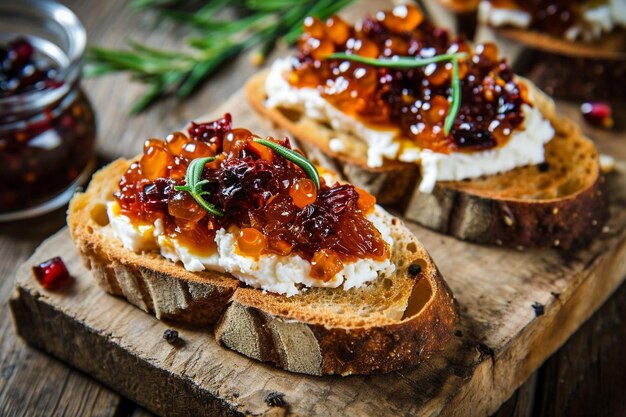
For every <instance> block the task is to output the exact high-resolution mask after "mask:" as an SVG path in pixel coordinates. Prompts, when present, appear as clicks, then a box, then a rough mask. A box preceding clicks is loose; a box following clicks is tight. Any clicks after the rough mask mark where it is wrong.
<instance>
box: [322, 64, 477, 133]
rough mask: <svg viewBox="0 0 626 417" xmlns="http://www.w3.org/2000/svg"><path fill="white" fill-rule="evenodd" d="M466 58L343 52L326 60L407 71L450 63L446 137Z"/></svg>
mask: <svg viewBox="0 0 626 417" xmlns="http://www.w3.org/2000/svg"><path fill="white" fill-rule="evenodd" d="M466 57H467V54H465V53H456V54H441V55H435V56H433V57H430V58H417V57H412V56H400V57H394V58H367V57H362V56H358V55H352V54H346V53H344V52H338V53H334V54H330V55H328V56H326V59H337V60H341V59H345V60H347V61H353V62H358V63H361V64H365V65H370V66H373V67H384V68H400V69H408V68H418V67H424V66H426V65H430V64H434V63H439V62H445V61H449V62H452V82H451V86H450V87H451V89H452V98H451V103H450V110H449V111H448V114H447V115H446V119H445V121H444V126H443V133H444V134H445V135H446V136H447V135H449V134H450V131H451V130H452V126H453V125H454V121H455V120H456V116H457V114H458V112H459V108H460V107H461V84H460V80H459V59H464V58H466Z"/></svg>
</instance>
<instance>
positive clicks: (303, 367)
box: [68, 118, 457, 375]
mask: <svg viewBox="0 0 626 417" xmlns="http://www.w3.org/2000/svg"><path fill="white" fill-rule="evenodd" d="M219 122H220V123H222V124H224V125H226V124H229V123H230V122H229V121H228V118H224V119H221V121H219ZM202 126H204V127H202ZM209 126H213V127H212V129H213V130H211V131H210V134H209V135H203V134H202V133H201V132H199V130H202V129H204V133H206V132H207V131H209ZM215 126H216V125H215V124H213V125H211V124H210V123H207V124H203V125H195V127H194V126H193V125H192V127H191V128H190V133H189V136H187V135H184V134H182V133H180V132H178V133H175V134H173V135H172V136H170V137H169V138H168V140H166V141H165V142H157V141H155V140H151V141H150V142H149V143H147V144H146V152H145V153H144V154H143V155H142V156H140V157H139V158H137V159H136V160H134V161H129V160H124V159H120V160H117V161H115V162H113V163H111V164H110V165H108V166H107V167H105V168H103V169H102V170H101V171H99V172H98V173H96V174H95V175H94V177H93V179H92V181H91V183H90V185H89V187H88V188H87V190H86V191H85V192H84V193H79V194H77V195H76V196H75V197H74V198H73V200H72V202H71V203H70V208H69V212H68V224H69V227H70V231H71V234H72V237H73V239H74V241H75V243H76V246H77V248H78V250H79V252H80V254H81V255H82V257H83V259H84V261H85V265H86V266H87V267H88V268H89V269H90V270H91V271H92V272H93V273H94V276H95V278H96V280H97V282H98V284H99V286H100V287H101V288H103V289H104V290H105V291H107V292H109V293H111V294H114V295H118V296H122V297H124V298H126V299H127V300H128V301H129V302H131V303H132V304H134V305H136V306H138V307H139V308H141V309H143V310H145V311H148V312H152V313H154V314H155V315H156V317H157V318H159V319H168V320H176V321H181V322H184V323H187V324H190V325H194V326H209V327H210V326H212V325H214V324H217V325H216V327H215V335H216V339H217V340H218V341H219V342H221V343H223V344H224V345H226V346H228V347H230V348H232V349H234V350H236V351H239V352H241V353H243V354H245V355H247V356H249V357H252V358H254V359H257V360H262V361H270V362H273V363H274V364H276V365H277V366H279V367H282V368H285V369H287V370H291V371H294V372H302V373H309V374H316V375H321V374H341V375H347V374H353V373H355V374H367V373H374V372H389V371H392V370H395V369H400V368H402V367H406V366H411V365H415V364H417V363H419V362H421V361H423V360H425V359H426V358H428V357H429V356H430V355H431V354H433V353H434V352H436V351H437V350H439V349H441V348H442V347H443V346H444V344H445V343H446V342H447V340H448V339H449V338H450V337H451V334H452V331H453V329H454V326H455V323H456V321H457V309H456V306H455V302H454V299H453V297H452V294H451V292H450V290H449V288H448V287H447V285H446V284H445V282H444V281H443V279H442V278H441V275H440V274H439V271H438V270H437V268H436V266H435V265H434V263H433V261H432V259H431V258H430V256H429V255H428V253H427V252H426V250H425V249H424V248H423V246H422V244H421V243H420V242H419V240H418V239H417V238H416V237H415V235H414V234H413V233H412V232H411V231H410V230H409V229H407V228H406V227H405V226H404V225H403V224H402V222H401V221H400V220H399V219H397V218H395V217H393V216H391V215H390V214H389V213H387V212H386V211H384V210H383V209H381V208H379V207H378V206H374V200H373V199H372V198H371V196H368V195H367V194H364V192H363V191H360V192H361V194H358V192H357V191H356V189H355V188H354V187H353V186H351V185H348V184H339V183H334V184H333V183H331V181H333V178H332V177H331V175H330V174H329V173H326V172H323V171H322V175H321V177H320V178H319V181H320V186H319V189H318V191H317V193H318V195H317V197H315V198H314V199H311V200H306V198H311V197H310V196H309V194H308V193H315V192H314V191H313V190H308V191H307V193H305V194H297V191H298V190H299V189H300V188H302V187H304V185H306V184H308V183H306V182H304V181H303V180H306V179H307V177H306V175H305V172H308V171H307V170H302V169H300V168H299V167H298V166H296V165H294V164H292V163H291V162H287V161H286V160H285V158H283V157H282V156H281V154H280V152H284V151H285V149H287V150H289V148H288V147H286V148H285V146H283V147H282V148H277V149H278V150H275V149H274V148H275V145H276V144H278V141H273V142H272V143H273V144H274V145H271V146H274V148H272V147H269V148H266V147H263V146H260V147H257V144H258V143H261V142H258V141H257V140H258V138H257V137H254V136H248V135H251V134H250V132H247V133H246V132H242V130H241V129H239V130H237V129H231V128H230V127H228V128H223V129H222V128H219V129H222V130H223V132H221V133H219V132H216V130H219V129H218V128H216V127H215ZM193 129H196V130H195V131H194V130H193ZM233 134H235V135H239V136H238V137H237V138H233ZM183 139H184V140H185V143H184V144H182V142H181V143H180V144H179V143H176V141H177V140H178V141H182V140H183ZM233 139H234V141H231V140H233ZM228 141H231V143H228V145H226V143H227V142H228ZM205 144H206V145H207V148H206V149H205V151H206V152H207V153H208V154H213V155H216V152H215V151H216V150H217V151H218V152H217V155H216V156H217V159H215V160H213V159H212V158H213V156H210V157H206V156H204V155H198V152H200V150H199V149H201V148H202V149H204V145H205ZM178 145H181V146H178ZM191 145H195V147H193V146H191ZM281 146H282V145H281ZM225 147H226V148H227V150H224V148H225ZM192 148H193V149H192ZM209 148H210V149H209ZM273 149H274V150H273ZM157 150H164V152H166V153H167V154H169V155H170V156H171V158H170V159H168V157H167V155H165V153H162V154H161V153H159V152H160V151H159V152H157ZM268 150H270V151H271V152H268ZM173 152H177V153H176V156H174V153H173ZM186 152H187V153H186ZM155 155H157V156H159V157H158V158H156V157H155ZM196 157H199V158H196ZM291 157H293V155H291V156H290V158H291ZM204 158H209V159H204ZM194 161H200V164H204V165H198V163H197V162H194ZM242 161H243V162H244V164H243V165H242V164H240V162H242ZM299 163H301V162H299ZM192 164H193V165H192ZM179 165H182V167H181V166H179ZM198 166H199V167H200V168H197V169H194V167H198ZM163 167H165V168H163ZM252 167H254V172H252V171H250V170H251V169H252ZM191 171H194V172H195V175H197V176H198V178H203V179H206V181H208V182H206V183H203V184H202V185H201V187H202V192H203V194H202V195H200V193H196V194H195V196H194V197H193V199H191V197H189V196H187V195H186V194H185V193H187V194H189V195H191V193H189V192H188V191H187V188H185V187H186V186H188V185H190V184H191V186H192V188H193V186H194V184H196V185H197V182H194V181H195V180H192V178H193V172H191ZM180 172H185V173H186V175H180ZM266 172H272V175H268V176H266V175H265V174H262V173H266ZM259 173H261V174H259ZM252 174H254V175H257V174H259V175H261V176H263V178H265V179H264V182H261V181H260V177H259V176H258V175H257V176H255V177H254V178H252V177H246V175H252ZM287 174H288V175H287ZM311 178H315V176H312V177H311ZM273 179H279V180H280V181H278V182H276V183H273V182H272V181H273ZM248 180H250V181H248ZM294 184H297V187H293V186H294ZM329 184H330V185H329ZM248 185H251V187H252V188H248ZM270 191H271V192H270ZM196 198H197V199H198V200H200V199H201V200H202V201H204V203H205V204H206V206H207V207H204V206H202V204H201V203H200V202H199V201H198V200H195V199H196ZM302 198H305V200H303V201H301V199H302ZM350 199H352V200H350ZM350 201H352V202H350ZM245 202H249V203H250V205H246V204H244V203H245ZM183 203H184V204H183ZM279 203H280V204H281V206H280V207H278V209H280V210H278V212H279V214H280V213H282V214H281V215H284V213H285V212H289V211H293V212H294V213H295V214H294V216H295V220H294V218H291V217H289V216H285V217H284V218H283V219H282V220H281V222H280V224H274V223H272V222H273V220H272V219H273V217H272V216H274V215H275V214H276V213H277V212H276V211H273V210H274V209H275V207H274V206H273V204H279ZM298 205H300V206H301V207H298ZM200 209H202V210H204V211H200ZM209 210H210V211H209ZM324 210H329V213H328V214H327V216H331V217H332V216H336V217H332V218H331V220H334V219H336V220H338V221H339V222H338V223H337V222H335V223H332V224H331V223H328V224H327V223H324V216H326V215H324V216H321V215H320V216H317V217H315V216H313V217H311V216H312V214H311V213H317V212H324ZM307 216H308V217H307ZM310 218H313V219H314V220H315V221H314V222H313V223H312V224H310V225H309V224H308V223H307V221H309V219H310ZM368 219H372V220H371V221H370V220H368ZM192 220H193V221H192ZM339 223H340V224H341V227H342V229H339V228H338V227H339V226H338V224H339ZM120 224H123V226H120ZM292 225H293V226H294V228H293V229H292V228H291V226H292ZM348 225H352V226H354V227H356V229H354V230H349V229H346V227H347V226H348ZM327 228H328V229H327ZM248 229H254V231H250V230H248ZM290 230H291V231H293V230H298V231H302V230H304V231H307V230H312V231H315V232H316V233H320V234H319V235H318V234H315V235H311V236H312V239H317V240H315V242H316V243H315V245H313V244H312V243H311V242H307V241H302V240H300V239H301V238H302V237H303V236H305V234H304V233H300V234H297V235H293V236H292V235H289V231H290ZM340 230H341V232H340ZM277 231H278V232H280V233H279V234H277ZM357 235H358V236H357ZM207 236H208V237H209V240H207V239H206V237H207ZM227 236H231V237H232V238H231V239H230V240H228V239H227V238H226V237H227ZM277 236H280V237H281V242H276V241H274V240H273V239H275V238H276V237H277ZM258 242H261V243H260V244H259V243H258ZM227 244H230V245H231V246H230V247H227ZM259 245H260V247H261V249H260V250H259V249H258V248H259ZM376 245H378V246H376ZM310 248H313V250H314V253H313V254H308V253H307V252H306V251H307V250H309V249H310ZM377 251H378V252H377ZM279 252H280V253H279ZM377 254H379V255H377ZM374 257H376V259H374ZM296 258H298V259H299V260H298V261H297V262H296V261H295V259H296ZM374 261H375V262H374Z"/></svg>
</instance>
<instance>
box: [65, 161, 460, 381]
mask: <svg viewBox="0 0 626 417" xmlns="http://www.w3.org/2000/svg"><path fill="white" fill-rule="evenodd" d="M130 163H131V161H127V160H123V159H120V160H117V161H115V162H113V163H111V164H110V165H108V166H107V167H105V168H103V169H102V170H100V171H99V172H98V173H96V174H95V175H94V177H93V179H92V181H91V183H90V185H89V188H88V189H87V190H86V192H84V193H79V194H77V195H76V196H75V197H74V199H73V200H72V202H71V203H70V207H69V212H68V224H69V227H70V231H71V234H72V237H73V239H74V241H75V244H76V246H77V248H78V251H79V253H80V254H81V256H82V258H83V260H84V262H85V265H86V266H87V267H88V268H89V269H90V270H91V271H92V272H93V274H94V276H95V278H96V281H97V282H98V285H99V286H100V287H101V288H103V289H104V290H105V291H107V292H109V293H111V294H114V295H118V296H122V297H124V298H126V299H127V300H128V301H129V302H131V303H132V304H134V305H136V306H137V307H139V308H141V309H143V310H144V311H147V312H152V313H154V314H155V315H156V317H157V318H159V319H170V320H176V321H180V322H184V323H186V324H190V325H194V326H198V325H200V326H206V325H211V324H214V323H215V322H218V323H217V326H216V328H215V337H216V339H217V340H218V341H219V342H221V343H223V344H224V345H226V346H228V347H229V348H231V349H234V350H236V351H238V352H241V353H243V354H244V355H247V356H249V357H251V358H254V359H257V360H261V361H269V362H272V363H274V364H275V365H276V366H279V367H281V368H284V369H287V370H290V371H294V372H301V373H307V374H314V375H322V374H341V375H347V374H369V373H374V372H389V371H392V370H396V369H399V368H402V367H405V366H411V365H415V364H417V363H419V362H421V361H422V360H424V359H426V358H427V357H428V356H429V355H430V354H431V353H433V352H435V351H436V350H438V349H440V348H441V347H442V346H443V345H444V344H445V342H446V341H447V340H448V339H449V338H450V336H451V333H452V331H453V328H454V326H455V323H456V321H457V308H456V305H455V302H454V299H453V297H452V295H451V292H450V290H449V288H448V287H447V286H446V284H445V282H444V281H443V279H442V278H441V275H440V274H439V271H438V270H437V268H436V266H435V264H434V263H433V261H432V259H431V258H430V256H429V255H428V253H427V252H426V250H425V249H424V248H423V247H422V245H421V244H420V242H419V241H418V240H417V238H416V237H415V236H414V235H413V234H412V233H411V232H410V231H409V230H408V229H407V228H406V227H405V226H404V225H403V224H402V222H400V221H399V220H398V219H397V218H394V217H392V216H391V215H389V214H388V213H386V212H385V214H384V216H385V222H386V223H387V224H388V226H389V227H390V229H391V235H392V236H393V239H394V245H393V247H392V254H391V256H392V262H393V263H394V264H395V265H396V272H395V273H394V274H393V275H392V276H380V277H379V278H378V279H377V280H375V281H374V282H372V283H370V284H369V285H365V286H363V287H361V288H355V289H351V290H347V291H346V290H343V289H342V288H335V289H329V288H311V289H308V290H307V291H305V292H302V293H301V294H300V295H296V296H293V297H285V296H282V295H276V294H271V293H266V292H263V291H261V290H257V289H253V288H249V287H246V286H245V285H244V284H243V283H242V282H240V281H239V280H237V279H235V278H233V277H232V276H230V275H228V274H220V273H216V272H200V273H191V272H188V271H186V270H185V269H184V268H183V267H182V265H181V264H180V263H177V264H174V263H172V262H170V261H168V260H166V259H164V258H162V257H161V256H160V255H159V254H158V253H152V252H150V253H141V254H138V253H135V252H132V251H129V250H127V249H125V248H124V247H123V246H122V244H121V242H120V241H119V240H118V239H117V238H116V237H114V236H113V235H112V234H111V231H110V226H109V225H108V223H109V220H108V216H107V212H106V202H107V201H111V199H112V198H113V196H112V194H113V192H114V191H115V190H116V189H117V186H118V181H119V178H120V176H121V175H122V174H123V173H124V172H125V171H126V169H127V168H128V167H129V165H130ZM415 263H417V264H419V266H420V268H421V272H420V273H419V274H418V275H417V276H411V275H410V274H409V273H408V268H409V266H410V265H412V264H415Z"/></svg>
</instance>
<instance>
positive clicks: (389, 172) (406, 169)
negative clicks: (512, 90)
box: [246, 72, 608, 249]
mask: <svg viewBox="0 0 626 417" xmlns="http://www.w3.org/2000/svg"><path fill="white" fill-rule="evenodd" d="M266 77H267V72H265V73H260V74H258V75H256V76H254V77H253V78H252V79H250V80H249V81H248V83H247V84H246V96H247V98H248V100H249V102H250V104H251V105H252V107H253V108H254V109H255V110H256V111H257V112H258V113H260V114H261V115H262V116H264V117H266V118H267V119H269V120H271V121H272V122H273V123H275V124H276V125H277V126H279V127H281V128H283V129H285V130H287V131H288V132H289V133H290V134H291V135H293V136H295V137H296V138H297V139H298V140H299V143H300V145H301V146H302V148H303V149H304V150H305V151H306V152H307V153H308V155H309V156H310V157H312V158H313V159H316V160H317V161H319V163H321V164H323V165H327V166H330V167H331V168H333V169H334V170H336V171H337V172H340V173H341V174H342V175H343V176H344V177H345V178H346V180H347V181H349V182H351V183H353V184H355V185H358V186H359V187H362V188H365V189H366V190H368V191H369V192H370V193H372V194H373V195H375V196H376V197H377V199H378V201H379V202H380V203H381V204H386V205H392V206H396V207H398V208H399V209H400V211H401V212H402V213H403V214H404V216H405V217H406V218H407V219H410V220H413V221H416V222H418V223H420V224H422V225H424V226H426V227H429V228H431V229H434V230H436V231H439V232H442V233H446V234H449V235H452V236H455V237H457V238H459V239H463V240H468V241H473V242H478V243H489V244H504V245H507V246H522V247H525V246H539V247H549V246H557V247H561V248H563V249H571V248H574V247H578V246H583V245H585V244H587V243H588V242H589V241H590V240H591V239H592V238H593V237H594V236H595V235H596V234H597V233H598V232H599V231H600V230H601V228H602V225H603V224H604V222H605V220H606V217H607V215H608V213H607V210H608V208H607V202H606V195H605V193H604V191H603V188H604V187H603V183H604V178H603V177H602V175H601V172H600V167H599V157H598V153H597V151H596V149H595V146H594V145H593V143H592V142H591V141H590V140H588V139H587V138H585V137H583V136H582V133H581V132H580V129H579V128H578V127H577V126H575V125H573V124H572V123H571V122H570V121H569V120H566V119H562V118H559V117H557V115H556V113H555V111H554V107H553V103H552V101H551V100H550V99H549V98H548V97H547V96H546V95H545V94H543V93H542V92H541V91H539V90H538V89H536V88H535V87H534V86H533V85H532V84H531V83H530V82H528V81H525V80H522V82H526V83H528V86H529V88H530V89H531V90H532V91H533V95H534V98H535V104H534V105H535V106H537V107H538V108H539V110H540V111H541V113H542V114H543V115H544V117H546V118H547V119H548V120H549V121H550V122H551V124H552V126H553V127H554V129H555V138H554V139H553V140H552V141H550V142H549V143H548V144H547V145H546V147H545V152H546V162H545V163H543V164H540V165H534V166H526V167H521V168H517V169H514V170H511V171H508V172H504V173H501V174H498V175H492V176H488V177H482V178H478V179H472V180H465V181H440V182H438V183H437V185H436V187H435V190H434V191H433V193H432V194H426V193H421V192H419V190H418V189H417V185H418V183H419V179H420V172H419V166H418V165H416V164H410V163H401V162H398V161H385V163H384V164H383V166H382V167H380V168H370V167H368V166H367V164H366V161H367V158H366V152H367V148H366V145H365V144H364V143H363V142H362V141H360V140H359V139H357V138H356V137H355V136H353V135H351V134H347V133H343V132H335V131H333V130H332V128H331V127H330V126H329V125H327V124H322V123H320V122H317V121H315V120H312V119H309V118H307V117H304V116H303V114H301V113H299V112H297V111H294V110H293V109H283V108H277V109H273V108H268V107H266V106H265V104H264V102H265V98H266V93H265V86H264V84H265V79H266ZM335 137H341V138H344V139H347V141H348V142H349V143H350V144H352V148H351V149H349V151H348V152H347V153H345V154H343V153H342V154H339V153H337V152H333V151H332V150H331V149H330V147H329V141H330V139H331V138H335ZM344 142H345V140H344Z"/></svg>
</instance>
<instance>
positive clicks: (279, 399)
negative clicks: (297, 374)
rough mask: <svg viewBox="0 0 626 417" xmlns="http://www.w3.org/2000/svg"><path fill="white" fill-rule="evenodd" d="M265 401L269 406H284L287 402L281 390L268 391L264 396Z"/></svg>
mask: <svg viewBox="0 0 626 417" xmlns="http://www.w3.org/2000/svg"><path fill="white" fill-rule="evenodd" d="M265 403H266V404H267V405H269V406H270V407H284V406H285V405H286V404H287V402H286V401H285V394H283V393H282V392H270V393H269V394H267V397H266V398H265Z"/></svg>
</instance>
